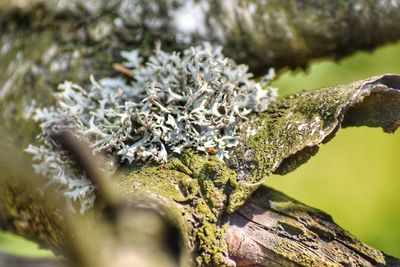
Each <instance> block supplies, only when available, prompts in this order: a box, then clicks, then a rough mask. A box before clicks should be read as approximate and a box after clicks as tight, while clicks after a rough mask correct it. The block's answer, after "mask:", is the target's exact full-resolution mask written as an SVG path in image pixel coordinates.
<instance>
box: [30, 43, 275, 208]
mask: <svg viewBox="0 0 400 267" xmlns="http://www.w3.org/2000/svg"><path fill="white" fill-rule="evenodd" d="M221 50H222V49H221V47H212V46H211V45H210V44H208V43H205V44H203V45H201V46H198V47H191V48H189V49H186V50H184V51H183V52H182V54H180V53H177V52H173V53H166V52H164V51H162V50H161V49H160V47H158V48H157V49H156V51H155V53H154V55H152V56H150V57H149V58H148V60H147V62H145V61H144V59H143V58H141V57H140V56H139V52H138V51H137V50H134V51H131V52H122V53H121V56H122V57H123V58H125V60H126V62H124V63H123V64H124V68H126V69H127V70H129V73H133V78H132V79H131V80H129V81H126V80H125V79H123V78H120V77H119V78H105V79H101V80H100V81H99V82H97V81H96V80H95V79H94V78H93V77H92V79H91V86H90V88H89V89H84V88H83V87H81V86H79V85H77V84H74V83H72V82H69V81H66V82H64V83H63V84H61V85H59V92H58V93H56V94H55V97H56V100H57V104H56V105H55V106H52V107H48V108H42V109H36V111H35V114H34V116H33V118H34V119H35V120H36V121H38V122H40V123H41V124H40V127H41V129H42V133H41V135H40V136H39V137H38V138H39V142H40V143H41V145H39V146H32V145H31V146H29V148H28V149H27V150H26V151H27V152H29V153H31V154H33V155H34V160H35V161H37V162H38V163H37V164H35V166H34V167H35V169H36V171H37V172H38V173H41V174H43V175H44V176H46V177H48V178H49V181H50V183H53V184H56V185H57V186H58V187H60V189H61V190H62V192H63V193H64V195H65V196H66V197H67V198H69V199H73V200H77V199H79V200H80V202H81V207H82V210H85V209H87V208H88V207H90V206H91V205H92V204H93V201H94V194H93V191H94V186H93V185H92V184H91V182H90V181H88V180H87V179H86V178H85V175H84V174H83V173H79V171H77V170H75V168H74V167H73V162H72V161H71V159H69V158H68V155H66V153H65V151H63V150H62V149H61V148H60V147H59V145H58V144H57V143H56V142H55V141H54V140H52V138H51V136H52V134H53V133H54V132H57V131H60V130H64V129H68V130H71V131H73V132H74V133H76V135H77V136H79V138H81V139H82V140H84V141H85V142H87V143H89V144H90V146H91V149H92V150H93V153H100V152H101V153H105V154H107V155H108V156H109V158H111V159H110V160H107V162H108V164H105V165H104V166H106V167H105V169H108V170H112V167H113V166H112V165H113V164H112V163H113V162H115V163H117V164H119V163H122V162H128V163H129V164H132V163H136V164H137V163H142V162H145V161H146V162H148V161H151V162H155V163H166V162H167V161H168V159H169V157H170V156H171V155H173V154H174V153H177V154H180V153H181V152H182V151H183V150H184V149H185V148H194V149H196V150H197V151H199V152H200V153H205V154H206V153H210V154H216V155H217V156H218V158H219V159H220V160H225V159H228V158H229V149H230V148H233V147H235V146H237V145H238V141H239V138H240V137H239V133H240V132H242V131H243V130H246V129H240V125H241V122H243V121H246V120H247V116H248V115H249V114H250V113H254V112H262V111H265V110H266V108H267V107H268V105H269V104H270V103H271V102H273V101H274V100H275V96H276V91H275V89H273V88H270V87H267V85H268V83H269V81H270V80H271V79H272V76H273V75H272V73H270V74H269V76H267V77H266V79H262V80H261V81H262V82H261V83H257V82H255V81H254V80H252V79H251V78H252V74H250V73H249V72H248V68H247V66H245V65H237V64H236V63H235V62H234V61H233V60H231V59H229V58H226V57H224V56H223V54H222V52H221ZM263 87H264V89H263ZM247 130H248V129H247ZM250 130H253V129H250Z"/></svg>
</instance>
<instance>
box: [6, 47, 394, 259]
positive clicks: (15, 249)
mask: <svg viewBox="0 0 400 267" xmlns="http://www.w3.org/2000/svg"><path fill="white" fill-rule="evenodd" d="M383 73H400V43H398V44H393V45H388V46H385V47H382V48H380V49H377V50H375V51H374V52H373V53H365V52H362V53H357V54H355V55H353V56H351V57H349V58H347V59H345V60H341V61H340V62H333V61H318V62H315V63H313V64H312V65H311V66H310V68H309V69H308V70H307V71H288V70H285V71H282V72H281V73H280V76H279V78H278V79H277V80H276V81H275V82H274V84H273V85H274V86H276V87H277V88H279V92H280V96H284V95H287V94H290V93H294V92H296V91H299V90H302V89H313V88H320V87H326V86H330V85H335V84H340V83H347V82H351V81H354V80H359V79H364V78H367V77H370V76H374V75H380V74H383ZM399 108H400V107H399ZM267 185H269V186H271V187H273V188H275V189H277V190H280V191H282V192H284V193H285V194H287V195H288V196H290V197H293V198H295V199H297V200H299V201H301V202H304V203H306V204H308V205H310V206H313V207H316V208H319V209H321V210H323V211H325V212H327V213H329V214H330V215H332V217H333V219H334V220H335V221H336V222H337V223H338V224H339V225H341V226H342V227H343V228H345V229H347V230H348V231H350V232H351V233H352V234H353V235H355V236H357V237H358V238H360V239H361V240H362V241H364V242H366V243H367V244H369V245H371V246H373V247H376V248H378V249H380V250H382V251H384V252H385V253H386V254H389V255H392V256H396V257H400V194H399V190H400V131H399V132H398V133H395V134H384V133H383V131H382V130H381V129H372V128H366V127H360V128H348V129H342V130H340V131H339V132H338V134H337V136H336V137H335V138H334V139H333V140H332V141H330V142H329V143H328V144H326V145H322V146H321V147H320V151H319V153H318V154H317V155H316V156H315V157H313V158H312V159H310V161H309V162H308V163H307V164H305V165H303V166H301V167H300V168H298V169H297V170H295V171H294V172H292V173H289V174H288V175H285V176H272V177H271V178H270V179H269V180H268V182H267ZM0 251H2V252H8V253H14V254H18V255H27V256H36V257H43V256H46V257H51V256H52V254H51V253H50V252H48V251H46V250H41V249H39V248H38V247H37V245H35V244H33V243H30V242H28V241H26V240H23V239H22V238H19V237H15V236H12V235H10V234H5V233H1V232H0Z"/></svg>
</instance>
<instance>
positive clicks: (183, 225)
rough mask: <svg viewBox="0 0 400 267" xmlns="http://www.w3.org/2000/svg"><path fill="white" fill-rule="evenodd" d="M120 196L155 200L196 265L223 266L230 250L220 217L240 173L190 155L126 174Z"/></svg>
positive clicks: (207, 158)
mask: <svg viewBox="0 0 400 267" xmlns="http://www.w3.org/2000/svg"><path fill="white" fill-rule="evenodd" d="M118 184H119V188H120V190H121V192H125V195H127V196H129V197H132V196H136V197H139V196H141V197H147V198H149V197H150V198H152V199H153V200H152V201H153V202H155V203H156V204H158V205H161V206H162V207H163V210H166V213H167V216H168V214H170V216H169V217H171V218H172V219H174V220H177V218H180V219H178V220H177V221H176V222H177V224H178V225H179V228H180V229H181V231H182V232H183V235H184V240H185V241H186V242H187V246H188V247H189V248H190V251H191V252H192V253H194V252H196V255H197V257H196V262H197V264H198V265H207V266H209V265H214V266H225V265H227V264H228V262H229V260H228V248H227V244H226V241H225V233H226V226H225V224H224V222H222V220H221V219H222V215H223V213H224V212H225V210H226V208H227V205H228V196H229V194H230V192H231V191H232V190H233V189H234V185H236V173H235V172H234V171H233V170H231V169H229V168H228V167H227V166H226V164H225V163H224V162H222V161H220V160H219V159H218V158H217V157H216V156H207V155H199V154H196V153H195V152H193V151H192V150H186V151H185V152H184V153H183V154H182V155H181V157H180V159H178V158H176V159H173V160H171V161H170V162H169V163H168V164H164V165H161V166H146V167H142V168H136V169H127V170H124V174H123V175H122V176H121V178H120V180H119V182H118Z"/></svg>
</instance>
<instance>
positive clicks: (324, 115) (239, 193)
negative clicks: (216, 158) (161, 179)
mask: <svg viewBox="0 0 400 267" xmlns="http://www.w3.org/2000/svg"><path fill="white" fill-rule="evenodd" d="M249 125H250V127H251V128H252V129H255V130H256V134H254V135H250V136H245V135H243V136H242V142H241V144H240V145H239V146H238V148H237V149H236V153H233V154H234V155H235V157H233V159H232V161H231V162H230V164H231V167H233V168H234V169H236V171H237V173H238V182H239V186H238V187H237V189H235V190H234V191H233V193H232V194H231V196H230V207H229V211H230V212H232V211H234V210H235V209H236V208H238V207H239V206H241V205H242V204H243V203H244V201H245V200H246V199H247V197H249V195H250V193H252V192H253V191H254V190H255V189H256V188H258V186H259V185H260V184H262V183H264V182H265V180H266V178H267V177H268V176H269V175H271V174H272V173H276V174H282V175H283V174H286V173H288V172H291V171H293V170H294V169H296V168H297V167H299V166H300V165H302V164H304V163H305V162H307V161H308V159H309V158H310V157H312V156H313V155H315V154H316V153H317V152H318V146H319V144H321V143H326V142H328V141H329V140H330V139H331V138H333V137H334V135H335V133H336V132H337V131H338V130H339V129H340V128H341V127H349V126H363V125H365V126H369V127H382V128H383V130H384V131H385V132H394V131H395V130H396V129H397V128H398V127H399V126H400V76H399V75H392V74H388V75H383V76H380V77H373V78H370V79H367V80H362V81H357V82H353V83H350V84H347V85H339V86H333V87H328V88H323V89H319V90H315V91H306V92H301V93H298V94H296V95H292V96H288V97H285V98H283V99H282V100H280V101H278V102H277V103H275V104H274V105H272V106H270V108H269V109H268V110H267V111H266V112H264V113H263V114H262V115H261V116H259V117H258V118H254V119H253V121H251V122H249Z"/></svg>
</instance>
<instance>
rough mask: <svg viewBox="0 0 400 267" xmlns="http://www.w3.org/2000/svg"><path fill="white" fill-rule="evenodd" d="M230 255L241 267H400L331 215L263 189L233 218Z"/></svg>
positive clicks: (229, 236) (229, 237) (399, 262)
mask: <svg viewBox="0 0 400 267" xmlns="http://www.w3.org/2000/svg"><path fill="white" fill-rule="evenodd" d="M227 239H228V244H229V255H230V256H231V257H232V258H233V259H234V260H235V261H236V264H237V266H378V265H379V266H399V265H400V261H399V260H397V259H394V258H392V257H390V256H387V255H385V254H384V253H382V252H380V251H378V250H376V249H374V248H371V247H370V246H368V245H366V244H363V243H362V242H360V241H359V240H357V239H356V238H355V237H354V236H352V235H351V234H350V233H348V232H347V231H346V230H344V229H342V228H341V227H339V226H338V225H337V224H335V223H334V221H333V220H332V218H331V216H329V215H328V214H326V213H324V212H322V211H320V210H317V209H314V208H311V207H309V206H306V205H304V204H302V203H300V202H298V201H296V200H294V199H292V198H289V197H287V196H285V195H284V194H282V193H280V192H277V191H275V190H273V189H271V188H268V187H261V188H260V189H259V190H257V191H256V192H255V194H253V196H252V198H251V199H250V200H249V201H248V202H247V203H246V204H245V205H244V206H243V207H241V208H240V209H239V210H238V211H237V212H236V213H234V214H232V216H231V217H230V222H229V230H228V234H227Z"/></svg>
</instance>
